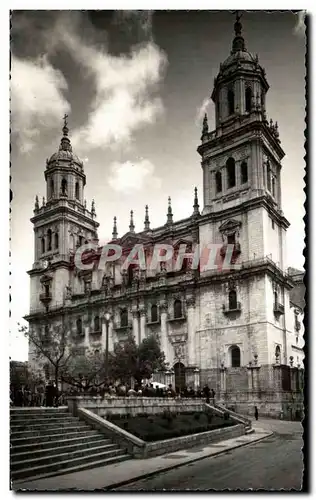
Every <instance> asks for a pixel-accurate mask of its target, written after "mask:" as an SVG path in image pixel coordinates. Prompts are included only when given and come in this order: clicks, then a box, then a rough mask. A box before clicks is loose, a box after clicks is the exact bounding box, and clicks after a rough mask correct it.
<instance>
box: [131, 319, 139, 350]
mask: <svg viewBox="0 0 316 500" xmlns="http://www.w3.org/2000/svg"><path fill="white" fill-rule="evenodd" d="M132 316H133V335H134V337H135V342H136V344H137V345H139V343H140V338H139V328H138V326H139V325H138V311H132Z"/></svg>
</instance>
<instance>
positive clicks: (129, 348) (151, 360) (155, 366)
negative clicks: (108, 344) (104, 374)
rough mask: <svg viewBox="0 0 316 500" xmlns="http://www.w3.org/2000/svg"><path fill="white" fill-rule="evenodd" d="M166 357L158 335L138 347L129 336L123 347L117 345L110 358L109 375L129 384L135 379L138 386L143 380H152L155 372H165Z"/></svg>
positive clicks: (148, 338)
mask: <svg viewBox="0 0 316 500" xmlns="http://www.w3.org/2000/svg"><path fill="white" fill-rule="evenodd" d="M165 369H166V363H165V355H164V353H163V352H162V351H161V350H160V345H159V340H158V338H157V336H156V335H151V336H150V337H147V338H146V339H144V340H143V341H142V343H141V344H140V345H139V346H137V345H136V343H135V339H134V337H133V336H132V335H129V336H128V338H127V340H126V342H125V343H124V344H123V345H120V344H116V345H115V346H114V352H113V353H112V354H111V355H110V356H109V373H110V375H111V377H112V378H114V379H120V380H121V381H122V382H125V383H127V382H129V381H130V379H131V378H132V377H133V378H135V380H136V381H137V383H138V384H141V381H142V379H144V378H150V377H151V376H152V374H153V372H154V371H155V370H165Z"/></svg>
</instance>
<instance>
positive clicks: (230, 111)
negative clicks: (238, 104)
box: [227, 89, 235, 115]
mask: <svg viewBox="0 0 316 500" xmlns="http://www.w3.org/2000/svg"><path fill="white" fill-rule="evenodd" d="M227 101H228V114H229V115H232V114H233V113H234V112H235V94H234V92H233V90H231V89H229V90H228V92H227Z"/></svg>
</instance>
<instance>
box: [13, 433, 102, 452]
mask: <svg viewBox="0 0 316 500" xmlns="http://www.w3.org/2000/svg"><path fill="white" fill-rule="evenodd" d="M54 437H55V436H54ZM100 440H102V441H103V442H109V443H110V442H111V440H110V439H107V438H106V437H104V436H103V435H102V434H100V433H99V432H98V431H95V432H94V431H91V435H88V436H80V435H79V437H74V438H70V439H69V438H66V439H58V440H55V439H53V440H50V441H37V442H36V443H34V442H31V443H29V444H18V445H14V447H13V450H14V451H13V453H11V456H12V455H13V454H14V455H15V453H35V452H37V451H39V450H42V451H43V452H44V451H45V450H46V449H47V448H52V446H55V447H56V448H58V447H60V448H61V447H63V446H68V445H71V444H73V445H74V446H76V445H81V444H82V445H85V444H86V443H88V444H89V445H90V444H92V443H95V442H98V441H100Z"/></svg>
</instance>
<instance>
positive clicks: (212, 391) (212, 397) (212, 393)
mask: <svg viewBox="0 0 316 500" xmlns="http://www.w3.org/2000/svg"><path fill="white" fill-rule="evenodd" d="M211 400H212V404H213V405H214V404H215V391H214V389H211Z"/></svg>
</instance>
